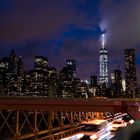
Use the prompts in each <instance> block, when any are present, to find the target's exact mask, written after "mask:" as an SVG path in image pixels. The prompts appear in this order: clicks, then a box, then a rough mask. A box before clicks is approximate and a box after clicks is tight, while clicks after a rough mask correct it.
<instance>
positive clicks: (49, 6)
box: [0, 0, 140, 85]
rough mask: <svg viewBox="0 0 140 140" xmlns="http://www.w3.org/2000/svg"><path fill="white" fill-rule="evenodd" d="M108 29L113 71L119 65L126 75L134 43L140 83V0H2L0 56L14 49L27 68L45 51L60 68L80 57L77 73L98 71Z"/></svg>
mask: <svg viewBox="0 0 140 140" xmlns="http://www.w3.org/2000/svg"><path fill="white" fill-rule="evenodd" d="M104 31H106V38H105V44H106V48H107V49H108V57H109V64H108V65H109V74H110V73H112V72H113V70H114V69H115V68H117V67H118V65H120V69H121V70H122V71H123V77H124V49H125V48H134V49H135V52H136V69H137V80H138V85H140V74H139V70H140V55H139V54H140V0H0V58H2V57H4V56H9V54H10V52H11V50H12V49H15V51H16V54H17V56H22V57H23V60H24V65H25V69H26V70H29V69H33V67H34V66H33V58H34V56H35V55H43V56H45V57H47V58H48V60H49V66H50V67H55V68H57V70H58V71H59V70H60V69H62V67H63V66H65V65H66V60H67V59H76V61H77V77H80V78H81V79H89V78H90V76H91V75H98V71H99V66H98V65H99V49H100V48H101V39H100V36H101V34H102V33H103V32H104Z"/></svg>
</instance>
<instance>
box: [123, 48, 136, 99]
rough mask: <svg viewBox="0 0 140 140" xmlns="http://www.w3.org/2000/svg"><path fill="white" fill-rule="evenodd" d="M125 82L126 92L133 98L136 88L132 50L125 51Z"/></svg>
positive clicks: (133, 53) (133, 52) (133, 51)
mask: <svg viewBox="0 0 140 140" xmlns="http://www.w3.org/2000/svg"><path fill="white" fill-rule="evenodd" d="M125 80H126V92H127V93H128V94H129V95H131V96H133V97H134V96H135V92H136V87H137V86H136V85H137V82H136V68H135V50H134V49H125Z"/></svg>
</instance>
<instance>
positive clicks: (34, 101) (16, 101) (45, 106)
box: [0, 97, 140, 119]
mask: <svg viewBox="0 0 140 140" xmlns="http://www.w3.org/2000/svg"><path fill="white" fill-rule="evenodd" d="M0 109H1V110H3V109H5V110H47V111H74V112H126V113H128V114H129V115H130V116H131V117H133V118H134V119H140V98H133V99H132V98H131V99H130V98H109V99H108V98H88V99H83V98H41V97H39V98H32V97H0Z"/></svg>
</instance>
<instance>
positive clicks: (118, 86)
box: [114, 69, 123, 95]
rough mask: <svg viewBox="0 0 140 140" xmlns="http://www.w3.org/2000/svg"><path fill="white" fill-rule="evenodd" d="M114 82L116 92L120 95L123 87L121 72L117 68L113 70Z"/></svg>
mask: <svg viewBox="0 0 140 140" xmlns="http://www.w3.org/2000/svg"><path fill="white" fill-rule="evenodd" d="M114 78H115V79H114V80H115V81H114V83H115V87H116V94H117V95H121V94H122V91H123V88H122V72H121V71H120V70H119V69H115V70H114Z"/></svg>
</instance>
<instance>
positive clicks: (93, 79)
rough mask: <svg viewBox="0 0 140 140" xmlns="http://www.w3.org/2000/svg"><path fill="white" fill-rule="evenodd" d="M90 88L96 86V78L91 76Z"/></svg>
mask: <svg viewBox="0 0 140 140" xmlns="http://www.w3.org/2000/svg"><path fill="white" fill-rule="evenodd" d="M90 85H91V86H97V76H91V82H90Z"/></svg>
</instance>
